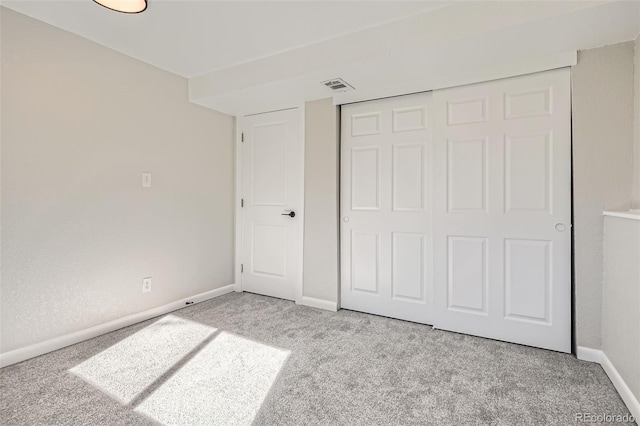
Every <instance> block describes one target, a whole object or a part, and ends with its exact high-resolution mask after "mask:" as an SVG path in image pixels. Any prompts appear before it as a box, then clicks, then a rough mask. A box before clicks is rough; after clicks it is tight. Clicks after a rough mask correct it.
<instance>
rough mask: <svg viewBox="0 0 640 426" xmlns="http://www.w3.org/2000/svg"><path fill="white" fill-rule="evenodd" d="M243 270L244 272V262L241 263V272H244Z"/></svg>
mask: <svg viewBox="0 0 640 426" xmlns="http://www.w3.org/2000/svg"><path fill="white" fill-rule="evenodd" d="M243 272H244V264H243V263H241V264H240V273H243Z"/></svg>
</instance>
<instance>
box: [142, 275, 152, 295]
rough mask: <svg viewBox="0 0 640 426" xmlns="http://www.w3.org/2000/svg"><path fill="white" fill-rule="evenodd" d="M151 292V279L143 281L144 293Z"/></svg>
mask: <svg viewBox="0 0 640 426" xmlns="http://www.w3.org/2000/svg"><path fill="white" fill-rule="evenodd" d="M150 291H151V277H147V278H143V279H142V292H143V293H149V292H150Z"/></svg>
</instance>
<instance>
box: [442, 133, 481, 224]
mask: <svg viewBox="0 0 640 426" xmlns="http://www.w3.org/2000/svg"><path fill="white" fill-rule="evenodd" d="M447 151H448V153H447V155H448V167H447V168H448V179H447V190H448V204H449V207H448V210H449V211H450V212H464V211H484V210H485V205H486V202H485V198H486V190H485V187H486V163H487V150H486V139H485V138H482V139H472V140H450V141H449V142H448V149H447Z"/></svg>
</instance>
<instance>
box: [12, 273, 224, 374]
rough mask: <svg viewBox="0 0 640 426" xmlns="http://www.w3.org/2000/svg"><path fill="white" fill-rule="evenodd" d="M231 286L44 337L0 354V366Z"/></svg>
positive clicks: (217, 293) (211, 295)
mask: <svg viewBox="0 0 640 426" xmlns="http://www.w3.org/2000/svg"><path fill="white" fill-rule="evenodd" d="M234 288H235V284H229V285H226V286H224V287H220V288H217V289H215V290H211V291H206V292H204V293H200V294H196V295H195V296H192V297H187V298H185V299H181V300H177V301H175V302H172V303H168V304H166V305H162V306H158V307H156V308H152V309H148V310H146V311H142V312H138V313H136V314H131V315H127V316H125V317H122V318H118V319H115V320H113V321H109V322H105V323H103V324H99V325H96V326H93V327H89V328H85V329H84V330H79V331H76V332H73V333H69V334H65V335H64V336H59V337H56V338H53V339H49V340H46V341H44V342H40V343H36V344H34V345H31V346H26V347H24V348H19V349H15V350H12V351H9V352H5V353H2V354H0V367H6V366H8V365H11V364H16V363H18V362H22V361H25V360H27V359H29V358H34V357H37V356H40V355H43V354H46V353H48V352H53V351H56V350H58V349H62V348H64V347H67V346H70V345H75V344H76V343H80V342H83V341H85V340H89V339H92V338H94V337H98V336H100V335H102V334H106V333H110V332H112V331H115V330H118V329H121V328H124V327H128V326H130V325H133V324H137V323H139V322H142V321H146V320H148V319H151V318H154V317H157V316H160V315H164V314H167V313H169V312H173V311H176V310H178V309H182V308H184V307H186V303H187V302H193V303H194V304H196V303H200V302H204V301H207V300H209V299H213V298H215V297H218V296H222V295H224V294H227V293H231V292H233V291H234Z"/></svg>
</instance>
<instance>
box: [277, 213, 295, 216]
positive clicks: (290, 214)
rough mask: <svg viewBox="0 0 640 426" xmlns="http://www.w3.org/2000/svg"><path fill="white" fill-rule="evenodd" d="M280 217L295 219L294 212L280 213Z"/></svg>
mask: <svg viewBox="0 0 640 426" xmlns="http://www.w3.org/2000/svg"><path fill="white" fill-rule="evenodd" d="M280 216H289V217H296V212H289V213H282V214H281V215H280Z"/></svg>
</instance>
